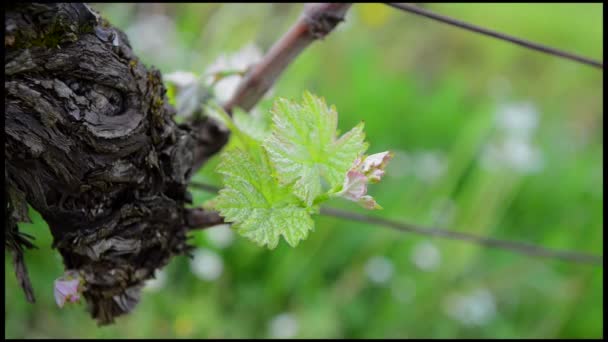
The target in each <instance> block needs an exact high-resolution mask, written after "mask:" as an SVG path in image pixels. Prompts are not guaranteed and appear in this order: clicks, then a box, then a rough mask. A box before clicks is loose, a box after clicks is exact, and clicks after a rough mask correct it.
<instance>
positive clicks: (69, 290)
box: [54, 271, 81, 308]
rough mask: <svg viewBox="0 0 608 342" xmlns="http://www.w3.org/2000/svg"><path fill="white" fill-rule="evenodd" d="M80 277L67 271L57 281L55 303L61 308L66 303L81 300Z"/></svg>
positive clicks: (74, 272) (73, 272) (76, 273)
mask: <svg viewBox="0 0 608 342" xmlns="http://www.w3.org/2000/svg"><path fill="white" fill-rule="evenodd" d="M80 282H81V278H80V275H79V274H78V272H76V271H67V272H66V273H65V274H64V275H63V276H61V277H59V278H57V279H56V280H55V288H54V293H55V302H56V303H57V305H58V306H59V307H60V308H63V305H64V304H65V303H66V302H72V303H73V302H76V301H78V300H79V299H80V292H81V289H80V288H79V286H80Z"/></svg>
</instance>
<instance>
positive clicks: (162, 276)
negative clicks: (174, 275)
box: [144, 270, 167, 292]
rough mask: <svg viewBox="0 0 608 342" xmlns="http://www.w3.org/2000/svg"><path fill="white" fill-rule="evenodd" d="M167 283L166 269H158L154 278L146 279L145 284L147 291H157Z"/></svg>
mask: <svg viewBox="0 0 608 342" xmlns="http://www.w3.org/2000/svg"><path fill="white" fill-rule="evenodd" d="M166 283H167V273H166V272H165V270H156V271H155V272H154V278H152V279H148V280H146V284H145V286H144V290H145V291H151V292H157V291H159V290H161V289H162V288H163V287H165V284H166Z"/></svg>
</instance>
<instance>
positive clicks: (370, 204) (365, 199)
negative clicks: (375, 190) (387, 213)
mask: <svg viewBox="0 0 608 342" xmlns="http://www.w3.org/2000/svg"><path fill="white" fill-rule="evenodd" d="M357 203H359V205H360V206H362V207H363V208H365V209H369V210H373V209H382V207H381V206H380V205H378V203H376V200H374V198H373V197H372V196H370V195H365V196H361V198H360V199H359V200H358V201H357Z"/></svg>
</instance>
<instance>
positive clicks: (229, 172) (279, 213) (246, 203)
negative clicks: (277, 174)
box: [214, 148, 314, 249]
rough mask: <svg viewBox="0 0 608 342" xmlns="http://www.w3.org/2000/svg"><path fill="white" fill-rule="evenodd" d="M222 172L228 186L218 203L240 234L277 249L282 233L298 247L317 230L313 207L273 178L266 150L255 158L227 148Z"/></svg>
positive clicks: (225, 216) (218, 206)
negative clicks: (302, 201) (313, 218)
mask: <svg viewBox="0 0 608 342" xmlns="http://www.w3.org/2000/svg"><path fill="white" fill-rule="evenodd" d="M218 172H220V173H221V174H223V176H224V185H225V188H224V189H222V190H220V193H219V196H218V197H217V199H216V200H215V205H214V206H215V208H216V209H217V210H219V212H220V215H222V216H223V217H224V219H225V221H227V222H234V224H233V227H234V228H235V229H236V230H237V232H238V233H239V234H241V235H243V236H245V237H247V238H249V239H251V240H253V241H254V242H255V243H257V244H258V245H261V246H264V245H267V246H268V248H270V249H273V248H275V247H276V246H277V244H278V242H279V237H280V236H281V235H282V236H283V237H284V238H285V240H286V241H287V243H289V245H291V246H292V247H295V246H296V245H297V244H298V242H299V241H300V240H302V239H305V238H306V237H307V235H308V232H309V231H310V230H313V229H314V222H313V220H312V218H311V217H310V213H311V212H312V210H311V208H307V207H304V206H302V205H301V204H302V203H301V201H300V200H299V199H298V198H297V197H296V196H294V195H293V193H292V190H291V189H290V188H288V187H282V186H280V185H279V183H278V182H277V181H276V180H275V179H274V178H273V176H272V175H273V170H272V167H271V165H270V164H269V162H268V158H267V156H266V153H265V152H264V151H262V156H261V158H255V159H254V158H252V156H250V155H249V154H248V153H246V152H244V151H242V150H240V149H238V148H235V149H231V150H229V151H225V152H224V153H223V154H222V156H221V162H220V165H219V166H218Z"/></svg>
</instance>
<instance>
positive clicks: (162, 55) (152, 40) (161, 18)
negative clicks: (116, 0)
mask: <svg viewBox="0 0 608 342" xmlns="http://www.w3.org/2000/svg"><path fill="white" fill-rule="evenodd" d="M125 33H126V34H127V36H128V37H130V40H129V42H130V43H131V46H133V50H134V51H136V52H137V54H141V55H144V56H147V57H148V58H149V59H150V61H149V63H150V64H159V63H162V62H166V61H175V60H177V59H178V58H181V57H182V55H183V54H182V51H181V49H180V48H179V47H178V46H177V45H176V44H175V42H177V41H179V40H178V39H177V31H176V29H175V22H174V21H173V20H172V19H171V18H169V17H168V16H165V15H158V14H152V15H146V16H142V17H141V19H137V20H136V21H135V22H134V23H133V25H131V26H130V27H128V28H127V29H126V30H125ZM176 64H177V63H176Z"/></svg>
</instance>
